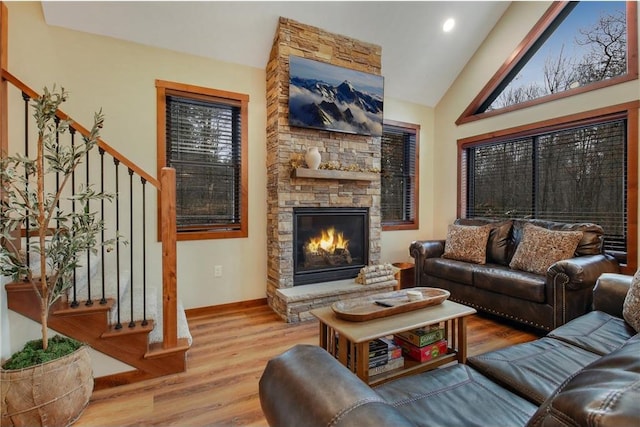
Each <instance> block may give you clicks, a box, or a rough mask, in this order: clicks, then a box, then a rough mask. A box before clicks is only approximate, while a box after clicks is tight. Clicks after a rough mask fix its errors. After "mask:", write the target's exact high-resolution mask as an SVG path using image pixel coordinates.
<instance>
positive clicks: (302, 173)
mask: <svg viewBox="0 0 640 427" xmlns="http://www.w3.org/2000/svg"><path fill="white" fill-rule="evenodd" d="M379 177H380V174H379V173H375V172H352V171H342V170H329V169H307V168H294V169H292V170H291V178H314V179H338V180H350V181H375V180H377V179H378V178H379Z"/></svg>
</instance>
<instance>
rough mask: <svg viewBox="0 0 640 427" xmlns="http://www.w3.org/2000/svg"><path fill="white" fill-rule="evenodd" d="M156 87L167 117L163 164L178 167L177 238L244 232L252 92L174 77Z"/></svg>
mask: <svg viewBox="0 0 640 427" xmlns="http://www.w3.org/2000/svg"><path fill="white" fill-rule="evenodd" d="M157 86H158V90H159V91H161V92H162V94H161V96H159V97H158V98H159V100H160V103H161V104H163V105H160V106H159V107H158V115H159V117H160V116H162V117H163V118H164V125H163V126H159V127H158V128H159V132H161V133H163V138H162V139H163V141H162V143H161V144H160V143H159V147H158V151H159V153H162V154H164V155H163V156H162V155H161V156H159V167H161V166H164V165H166V166H169V167H172V168H174V169H175V170H176V221H177V229H178V240H186V239H204V238H220V237H245V236H246V235H247V233H246V230H247V226H246V222H247V218H246V217H247V214H246V212H247V210H246V209H247V197H246V194H247V192H246V170H245V165H246V151H247V150H246V145H247V144H246V131H245V129H246V126H247V124H246V109H247V101H248V97H247V96H246V95H240V94H231V93H228V92H221V91H216V90H213V89H206V88H194V87H193V86H188V87H186V86H184V85H180V84H172V83H169V82H158V84H157ZM159 121H160V120H159Z"/></svg>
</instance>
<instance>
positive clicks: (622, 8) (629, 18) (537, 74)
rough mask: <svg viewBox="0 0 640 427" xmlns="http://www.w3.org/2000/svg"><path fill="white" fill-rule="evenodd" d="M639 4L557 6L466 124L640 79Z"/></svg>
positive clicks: (470, 110)
mask: <svg viewBox="0 0 640 427" xmlns="http://www.w3.org/2000/svg"><path fill="white" fill-rule="evenodd" d="M637 31H638V30H637V2H635V1H627V2H623V1H582V2H553V4H552V5H551V6H550V7H549V9H548V10H547V12H546V13H545V14H544V15H543V16H542V17H541V18H540V20H539V21H538V22H537V23H536V25H535V26H534V28H533V29H532V30H531V31H530V32H529V34H527V36H526V37H525V39H524V40H523V41H522V42H521V43H520V44H519V45H518V46H517V48H516V50H515V51H514V52H513V53H512V54H511V55H510V56H509V58H508V60H507V61H506V62H505V63H504V64H503V65H502V66H501V67H500V69H499V70H498V71H497V72H496V74H495V75H494V76H493V77H492V78H491V79H490V80H489V82H488V83H487V84H486V85H485V87H484V88H483V89H482V90H481V91H480V93H478V95H477V96H476V97H475V98H474V100H473V101H472V102H471V104H469V106H468V107H467V108H466V109H465V110H464V112H463V113H462V115H461V116H460V117H459V118H458V120H457V121H456V124H462V123H467V122H469V121H472V120H478V119H481V118H484V117H489V116H494V115H496V114H502V113H506V112H509V111H514V110H517V109H521V108H525V107H528V106H532V105H536V104H540V103H543V102H548V101H551V100H555V99H559V98H563V97H566V96H571V95H576V94H579V93H583V92H587V91H591V90H596V89H600V88H603V87H606V86H611V85H615V84H619V83H623V82H627V81H630V80H634V79H637V78H638V56H637V52H638V32H637Z"/></svg>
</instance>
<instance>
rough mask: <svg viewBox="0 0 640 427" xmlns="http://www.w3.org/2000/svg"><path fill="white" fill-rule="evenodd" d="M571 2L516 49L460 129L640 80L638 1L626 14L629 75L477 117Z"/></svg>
mask: <svg viewBox="0 0 640 427" xmlns="http://www.w3.org/2000/svg"><path fill="white" fill-rule="evenodd" d="M568 3H569V2H567V1H559V2H554V3H553V4H552V5H551V6H550V7H549V9H547V11H546V12H545V14H544V15H543V16H542V17H541V18H540V20H539V21H538V22H537V23H536V25H535V26H534V27H533V29H532V30H531V31H530V32H529V33H528V34H527V35H526V36H525V38H524V40H522V42H520V44H519V45H518V46H517V47H516V49H515V50H514V51H513V53H511V55H509V57H508V58H507V60H506V61H505V62H504V63H503V64H502V66H501V67H500V68H499V69H498V71H497V72H496V73H495V74H494V75H493V77H491V79H490V80H489V82H488V83H487V84H486V85H485V86H484V87H483V88H482V90H481V91H480V93H478V95H477V96H476V97H475V98H474V99H473V101H471V104H469V106H468V107H467V108H466V109H465V110H464V111H463V112H462V114H461V115H460V117H459V118H458V119H457V120H456V122H455V123H456V125H461V124H464V123H469V122H473V121H476V120H480V119H484V118H487V117H493V116H497V115H500V114H504V113H509V112H512V111H516V110H521V109H523V108H528V107H531V106H534V105H539V104H543V103H546V102H549V101H554V100H557V99H562V98H566V97H568V96H573V95H577V94H580V93H584V92H590V91H592V90H597V89H602V88H604V87H609V86H613V85H616V84H620V83H624V82H628V81H631V80H637V79H638V5H637V1H627V2H626V14H627V73H626V74H624V75H622V76H618V77H614V78H611V79H606V80H601V81H599V82H595V83H591V84H588V85H585V86H581V87H577V88H573V89H568V90H565V91H563V92H558V93H554V94H550V95H545V96H542V97H540V98H536V99H532V100H529V101H525V102H521V103H518V104H514V105H510V106H508V107H504V108H500V109H498V110H492V111H487V112H484V113H476V111H478V109H479V108H480V106H481V105H482V104H484V102H485V101H486V100H487V99H488V98H489V96H491V94H492V93H493V92H494V91H495V90H496V89H497V88H498V86H499V85H500V84H501V83H502V81H503V80H504V79H505V78H506V76H507V75H508V74H509V73H510V72H511V70H513V68H514V67H515V66H516V65H517V64H518V63H519V62H520V60H522V58H523V57H524V56H525V55H526V54H527V52H528V51H529V49H531V47H532V46H533V45H534V44H535V43H536V41H537V40H538V38H540V36H541V35H542V34H543V33H544V32H545V31H546V30H547V28H549V26H550V25H551V24H552V23H553V21H554V20H555V19H556V18H557V17H558V15H560V13H561V12H562V10H563V9H564V8H565V7H566V6H567V4H568Z"/></svg>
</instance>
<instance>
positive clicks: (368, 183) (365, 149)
mask: <svg viewBox="0 0 640 427" xmlns="http://www.w3.org/2000/svg"><path fill="white" fill-rule="evenodd" d="M381 54H382V52H381V48H380V47H379V46H376V45H373V44H369V43H364V42H361V41H358V40H354V39H351V38H348V37H344V36H341V35H336V34H332V33H328V32H326V31H324V30H322V29H319V28H316V27H312V26H308V25H305V24H301V23H299V22H296V21H293V20H290V19H287V18H280V21H279V25H278V29H277V31H276V35H275V37H274V42H273V47H272V50H271V54H270V58H269V63H268V64H267V73H266V74H267V255H268V263H267V268H268V273H267V274H268V275H267V300H268V302H269V305H270V306H271V307H272V309H273V310H274V311H275V312H276V313H278V314H279V315H280V316H281V317H282V318H283V319H284V320H286V321H288V322H297V321H300V320H305V319H308V318H311V317H312V316H311V315H310V314H309V310H311V309H313V308H316V307H320V306H326V305H330V304H331V303H332V302H334V301H338V300H340V299H346V298H353V297H357V296H361V295H368V294H371V293H377V292H383V291H388V290H392V289H393V285H394V284H389V283H383V284H381V285H368V286H363V285H358V284H355V283H354V280H353V277H355V276H356V275H357V270H359V268H361V266H363V265H367V264H378V263H379V262H380V238H381V218H380V176H379V174H377V173H371V172H357V171H371V170H375V169H377V170H379V169H380V138H379V137H371V136H364V135H355V134H349V133H339V132H330V131H323V130H316V129H306V128H298V127H293V126H289V120H288V99H289V56H290V55H296V56H301V57H305V58H308V59H313V60H316V61H322V62H326V63H329V64H332V65H337V66H341V67H345V68H350V69H353V70H357V71H363V72H367V73H371V74H377V75H380V74H381ZM310 147H317V148H318V151H319V152H320V154H321V157H322V162H323V163H326V162H334V163H336V164H338V163H339V164H341V165H350V166H353V169H354V170H356V171H353V172H349V171H344V170H318V171H312V170H309V169H302V168H299V167H297V166H300V165H298V164H297V163H296V159H299V158H300V157H301V156H302V155H303V154H304V153H305V152H306V150H307V149H308V148H310ZM302 166H304V164H302ZM327 208H329V209H336V210H338V211H341V210H351V209H353V210H359V211H360V212H366V214H365V215H366V220H365V221H364V224H366V227H367V229H366V230H365V232H364V233H363V234H365V235H366V240H367V242H366V243H364V244H365V245H366V247H363V248H362V255H360V257H361V260H359V261H358V262H360V264H358V266H356V268H354V270H353V271H350V272H349V274H348V275H346V276H345V277H346V278H345V277H330V278H326V277H325V278H322V277H320V278H318V277H317V276H315V273H316V272H317V271H315V269H314V268H312V269H311V272H309V270H308V271H302V272H300V271H296V267H299V265H297V263H299V262H300V261H301V259H300V258H301V256H302V257H303V255H302V254H303V252H299V251H300V246H298V247H296V246H297V243H296V242H295V234H294V231H297V227H299V226H300V222H298V219H297V218H296V214H298V213H301V212H302V213H308V212H318V210H322V209H327ZM352 249H356V248H355V247H352ZM342 255H344V256H348V255H346V254H344V253H343V254H342ZM342 255H334V257H335V259H334V261H336V262H337V261H339V258H340V256H342ZM302 262H303V263H304V261H302ZM315 265H316V266H318V265H319V264H315ZM343 267H344V268H347V269H348V267H345V266H344V265H343V266H342V267H340V268H335V269H332V268H329V270H331V271H332V272H335V271H337V270H341V269H343ZM298 270H300V268H298ZM303 270H304V268H303ZM325 280H330V281H325ZM294 285H295V287H294Z"/></svg>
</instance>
